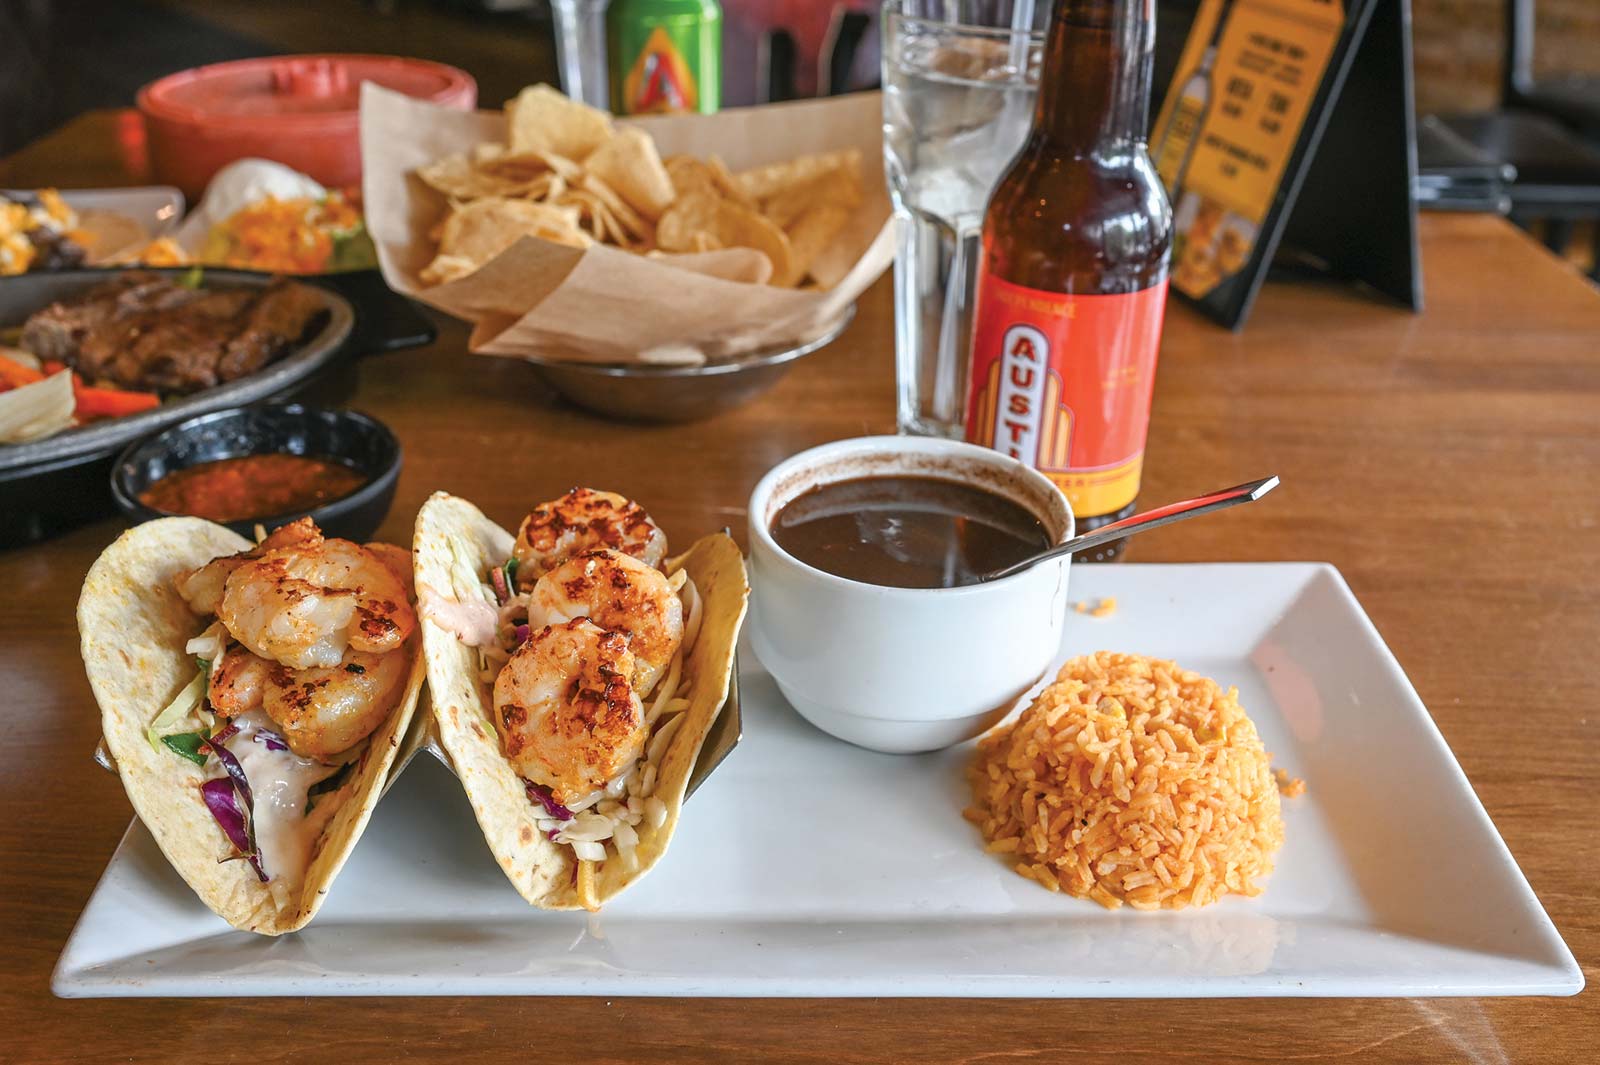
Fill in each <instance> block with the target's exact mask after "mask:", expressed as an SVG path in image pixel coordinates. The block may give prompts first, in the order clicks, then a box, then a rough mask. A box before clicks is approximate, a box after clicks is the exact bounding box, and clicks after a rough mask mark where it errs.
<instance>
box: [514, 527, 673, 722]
mask: <svg viewBox="0 0 1600 1065" xmlns="http://www.w3.org/2000/svg"><path fill="white" fill-rule="evenodd" d="M582 617H587V618H589V619H591V620H592V621H594V623H595V624H596V625H599V626H600V627H601V628H603V629H608V630H610V631H613V632H621V633H623V634H624V635H626V636H627V637H628V649H629V650H630V651H632V652H633V658H634V671H633V673H632V674H631V676H630V680H631V681H632V683H633V686H634V687H635V688H636V689H638V692H639V696H640V698H643V697H644V696H646V695H649V694H650V689H651V688H654V687H655V685H656V681H657V680H658V679H660V677H661V674H662V672H663V671H664V670H665V669H666V668H667V666H668V665H670V664H671V662H672V656H673V655H674V654H676V653H677V652H678V646H679V644H681V643H683V601H682V600H680V599H679V598H678V596H677V594H676V593H674V592H673V590H672V587H671V586H670V585H669V584H668V583H667V578H666V577H665V576H663V575H662V573H661V571H660V570H658V569H652V568H650V567H649V566H647V565H645V564H644V563H643V562H640V561H639V560H638V559H636V558H631V557H629V556H628V555H624V554H620V553H618V552H616V551H609V550H605V549H603V548H602V549H601V550H598V551H586V552H584V553H583V554H581V555H578V556H577V557H576V558H573V559H571V560H569V561H567V562H564V563H562V564H561V565H560V566H557V567H556V568H555V569H553V570H551V571H550V572H549V573H546V574H545V575H544V576H543V577H540V578H539V583H538V584H536V585H534V588H533V594H532V595H531V596H530V597H529V600H528V624H529V625H532V626H538V625H559V624H561V623H562V622H565V621H570V620H571V619H573V618H582Z"/></svg>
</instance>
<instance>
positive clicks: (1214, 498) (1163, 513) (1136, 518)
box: [978, 476, 1278, 582]
mask: <svg viewBox="0 0 1600 1065" xmlns="http://www.w3.org/2000/svg"><path fill="white" fill-rule="evenodd" d="M1276 487H1278V478H1277V477H1275V476H1274V477H1265V478H1262V479H1261V480H1259V481H1251V482H1249V483H1248V484H1240V485H1235V486H1234V487H1232V488H1224V489H1223V490H1222V491H1220V492H1212V493H1210V494H1209V495H1203V496H1195V497H1194V498H1193V499H1185V500H1183V501H1182V502H1178V503H1168V504H1167V505H1166V506H1164V507H1157V508H1156V509H1154V510H1147V511H1145V512H1144V513H1143V514H1135V515H1133V516H1132V517H1128V518H1123V519H1122V520H1121V521H1114V522H1112V523H1111V524H1110V525H1102V526H1100V528H1098V529H1096V530H1095V531H1094V532H1090V533H1084V534H1083V535H1082V536H1074V537H1073V538H1072V539H1070V540H1067V541H1065V542H1064V543H1059V544H1057V545H1056V546H1054V547H1052V548H1051V549H1050V550H1048V551H1044V552H1041V553H1040V554H1037V555H1034V556H1033V557H1032V558H1025V559H1023V560H1022V561H1021V562H1013V563H1012V564H1011V565H1009V566H1006V567H1004V568H1003V569H997V570H992V571H991V572H989V573H985V574H984V575H983V576H981V577H979V578H978V580H979V581H980V582H982V581H994V580H999V579H1000V578H1001V577H1009V576H1011V575H1012V574H1013V573H1021V572H1022V571H1023V570H1025V569H1031V568H1032V567H1034V566H1037V565H1038V564H1039V563H1041V562H1046V561H1048V560H1050V559H1052V558H1060V557H1061V556H1062V555H1072V554H1076V553H1078V552H1079V551H1084V550H1087V549H1088V548H1091V547H1099V546H1100V545H1101V544H1104V543H1109V542H1110V541H1112V540H1121V539H1122V538H1124V537H1127V536H1132V535H1134V534H1135V533H1142V532H1144V531H1145V530H1146V529H1154V528H1156V527H1158V526H1161V525H1171V524H1172V523H1173V522H1175V521H1182V520H1183V519H1185V518H1193V517H1197V516H1199V515H1201V514H1209V513H1211V512H1212V511H1214V510H1225V509H1227V508H1228V507H1232V506H1237V505H1238V504H1240V503H1254V502H1255V501H1256V500H1258V499H1260V498H1261V497H1262V496H1264V495H1266V494H1267V493H1268V492H1270V491H1272V490H1273V489H1274V488H1276Z"/></svg>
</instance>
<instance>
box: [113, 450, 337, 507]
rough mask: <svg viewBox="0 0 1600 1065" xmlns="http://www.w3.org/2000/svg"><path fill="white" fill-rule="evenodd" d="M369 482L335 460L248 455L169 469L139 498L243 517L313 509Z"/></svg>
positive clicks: (157, 504)
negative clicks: (174, 469)
mask: <svg viewBox="0 0 1600 1065" xmlns="http://www.w3.org/2000/svg"><path fill="white" fill-rule="evenodd" d="M366 481H367V479H366V478H365V477H364V476H362V475H361V474H360V473H358V472H357V471H355V470H353V469H351V468H350V467H349V466H346V465H345V464H344V463H342V462H339V461H337V460H335V459H319V458H310V457H308V456H306V455H244V456H242V457H240V458H234V459H218V460H216V461H215V462H202V463H200V464H199V465H198V466H190V467H189V468H187V469H182V470H177V471H175V472H173V473H169V474H168V475H167V476H165V477H163V478H161V480H159V481H157V482H156V483H155V484H153V485H151V486H150V487H149V488H147V489H145V490H144V491H143V492H141V493H140V494H139V502H141V503H143V504H144V505H145V506H147V507H149V508H151V509H152V510H159V511H162V512H164V513H167V514H192V515H194V516H195V517H197V518H208V519H210V520H211V521H244V520H245V519H247V518H266V517H271V516H273V515H277V514H292V513H295V512H296V511H301V510H312V509H314V508H316V507H320V506H322V504H324V503H328V502H331V501H333V500H335V499H339V498H342V497H343V496H347V495H349V494H350V493H351V492H354V491H355V490H356V489H357V488H360V487H361V486H362V485H363V484H365V483H366Z"/></svg>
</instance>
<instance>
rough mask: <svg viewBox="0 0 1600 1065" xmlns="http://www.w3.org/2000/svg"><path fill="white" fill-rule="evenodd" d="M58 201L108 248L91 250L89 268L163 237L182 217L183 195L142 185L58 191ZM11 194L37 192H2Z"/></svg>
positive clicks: (169, 186)
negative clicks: (60, 200)
mask: <svg viewBox="0 0 1600 1065" xmlns="http://www.w3.org/2000/svg"><path fill="white" fill-rule="evenodd" d="M59 191H60V193H61V198H62V199H63V200H65V201H66V204H67V206H68V207H71V208H72V209H73V210H74V211H76V212H78V216H79V218H80V219H81V220H82V223H83V226H84V228H85V229H89V230H91V231H93V232H95V233H97V234H103V235H104V238H105V239H106V240H107V241H108V242H109V246H107V247H104V248H100V247H96V248H93V249H91V252H90V256H89V265H90V266H95V265H99V264H101V263H103V262H105V260H107V259H113V258H116V257H117V256H118V255H119V254H121V253H124V252H132V251H135V250H137V249H138V248H140V247H143V246H144V245H145V244H148V243H149V242H150V241H152V240H155V239H156V238H158V237H164V236H166V235H167V234H168V233H171V232H172V231H173V230H175V229H176V228H177V226H178V223H179V221H181V220H182V218H183V207H184V203H183V193H181V192H179V191H178V190H177V189H175V188H173V187H172V186H171V185H142V186H138V187H134V188H126V189H61V190H59ZM0 192H5V193H8V194H11V195H24V196H32V195H34V194H36V193H37V192H38V190H37V189H3V190H0Z"/></svg>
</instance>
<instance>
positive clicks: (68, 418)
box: [0, 370, 77, 444]
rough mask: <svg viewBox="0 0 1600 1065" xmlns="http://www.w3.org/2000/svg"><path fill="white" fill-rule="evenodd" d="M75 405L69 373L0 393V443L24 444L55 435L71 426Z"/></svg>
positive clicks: (62, 372) (63, 372) (59, 373)
mask: <svg viewBox="0 0 1600 1065" xmlns="http://www.w3.org/2000/svg"><path fill="white" fill-rule="evenodd" d="M76 406H77V400H76V399H74V398H73V395H72V374H71V373H69V372H68V371H66V370H62V371H60V372H58V373H53V374H51V375H50V376H49V377H46V378H45V379H44V380H43V381H34V382H33V383H31V384H26V385H23V386H21V387H20V388H13V389H11V390H9V391H6V392H0V444H25V443H27V442H28V441H29V440H38V439H40V438H41V437H46V436H50V435H52V434H55V433H59V432H60V431H61V430H63V429H65V428H67V427H68V426H70V425H71V424H72V412H73V410H74V409H75V408H76Z"/></svg>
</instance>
